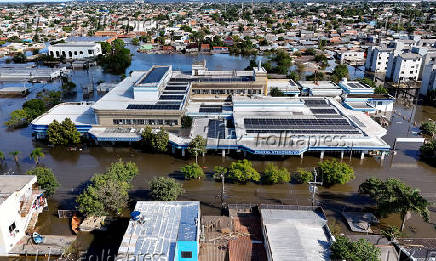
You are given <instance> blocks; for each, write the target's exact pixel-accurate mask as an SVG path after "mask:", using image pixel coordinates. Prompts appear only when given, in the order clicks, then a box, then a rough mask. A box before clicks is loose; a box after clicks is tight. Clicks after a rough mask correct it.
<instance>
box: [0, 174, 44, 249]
mask: <svg viewBox="0 0 436 261" xmlns="http://www.w3.org/2000/svg"><path fill="white" fill-rule="evenodd" d="M34 183H36V176H35V177H34V179H32V181H31V182H29V183H28V184H27V185H26V186H25V187H24V188H23V189H21V190H20V191H17V192H14V193H13V194H12V195H11V196H10V197H8V198H7V199H6V200H5V201H4V202H3V203H2V204H1V205H0V213H1V214H0V256H5V255H7V254H8V252H9V251H10V250H11V248H13V247H14V245H15V244H16V243H17V242H18V241H19V240H20V239H21V238H22V237H23V236H24V235H25V232H26V228H27V226H28V225H29V222H30V219H31V217H32V214H33V213H34V212H35V211H37V209H32V208H31V209H30V211H29V213H28V214H27V215H26V216H25V217H21V215H20V201H21V200H22V199H25V198H32V185H33V184H34ZM41 210H42V209H41ZM13 223H15V226H16V228H15V230H14V231H13V232H12V233H9V226H10V225H12V224H13Z"/></svg>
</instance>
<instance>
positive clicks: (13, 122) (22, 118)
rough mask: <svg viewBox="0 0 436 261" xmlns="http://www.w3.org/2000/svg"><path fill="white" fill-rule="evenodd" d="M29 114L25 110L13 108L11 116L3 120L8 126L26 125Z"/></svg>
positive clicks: (19, 126)
mask: <svg viewBox="0 0 436 261" xmlns="http://www.w3.org/2000/svg"><path fill="white" fill-rule="evenodd" d="M28 118H29V115H28V114H27V112H26V111H25V110H15V111H13V112H11V118H10V119H9V120H8V121H6V122H5V125H6V126H8V127H9V128H21V127H26V126H27V125H28V124H29V121H28Z"/></svg>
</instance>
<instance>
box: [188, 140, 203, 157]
mask: <svg viewBox="0 0 436 261" xmlns="http://www.w3.org/2000/svg"><path fill="white" fill-rule="evenodd" d="M206 145H207V141H206V139H205V138H203V137H201V136H200V135H197V136H196V137H195V138H194V139H192V141H191V142H190V143H189V146H188V152H189V154H191V155H193V156H195V157H197V156H199V155H202V154H204V153H206V151H207V150H206Z"/></svg>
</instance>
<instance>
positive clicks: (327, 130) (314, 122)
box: [244, 118, 360, 134]
mask: <svg viewBox="0 0 436 261" xmlns="http://www.w3.org/2000/svg"><path fill="white" fill-rule="evenodd" d="M244 126H245V129H246V132H247V133H279V132H284V131H286V132H289V133H295V134H313V133H317V134H335V133H336V134H358V133H360V132H359V130H357V129H356V128H354V127H353V126H352V125H351V124H350V123H349V122H348V120H347V119H345V118H326V119H320V118H317V119H254V118H246V119H244Z"/></svg>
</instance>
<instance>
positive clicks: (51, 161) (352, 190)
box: [0, 55, 436, 247]
mask: <svg viewBox="0 0 436 261" xmlns="http://www.w3.org/2000/svg"><path fill="white" fill-rule="evenodd" d="M135 57H136V58H134V62H135V59H138V62H137V63H135V66H132V68H130V69H128V71H129V70H138V69H140V68H143V67H149V66H150V65H151V64H168V63H171V61H172V60H171V57H167V56H162V57H165V59H167V60H165V59H164V61H163V60H162V59H158V58H159V56H156V55H153V56H147V55H141V56H140V57H138V56H137V55H136V56H135ZM217 58H220V59H219V60H221V61H222V62H218V61H217V60H216V59H217ZM177 59H180V61H179V63H180V66H179V68H181V69H182V70H185V69H184V66H185V67H186V66H188V64H191V63H192V60H193V59H194V58H193V57H188V58H186V57H175V60H177ZM207 59H210V60H211V61H210V62H208V65H209V67H210V69H225V68H234V69H243V68H245V66H247V64H248V60H247V59H244V58H240V57H234V56H222V57H213V56H207ZM175 60H174V61H175ZM138 64H139V65H138ZM214 64H215V65H214ZM219 66H224V67H222V68H221V67H219ZM144 69H146V68H144ZM188 69H189V68H188ZM72 75H73V76H72V78H73V81H74V82H76V83H77V84H78V85H79V86H80V85H81V84H88V83H89V82H91V81H94V82H97V81H116V80H117V79H118V77H117V76H111V75H107V74H104V73H102V72H101V70H100V69H98V68H97V67H96V68H93V69H92V70H90V72H87V71H74V72H73V74H72ZM90 75H92V80H90ZM59 85H60V84H59V83H58V82H54V83H50V84H46V85H44V84H35V85H34V89H35V90H38V88H39V89H42V88H58V87H59ZM35 90H34V91H33V93H32V94H31V95H29V96H28V97H27V98H0V122H2V123H3V122H5V121H6V120H7V119H8V117H9V114H10V112H12V111H13V110H16V109H19V108H20V107H21V105H22V103H23V102H24V101H25V100H26V99H31V98H33V97H34V96H35V94H36V92H37V91H35ZM80 99H81V98H74V99H73V100H80ZM395 109H396V112H397V113H398V114H399V115H398V114H394V115H393V117H392V120H391V124H390V126H388V135H387V136H386V137H384V139H385V140H386V141H387V142H388V143H389V144H391V145H393V142H394V139H395V137H407V136H409V137H412V136H413V135H414V134H413V133H414V132H416V130H417V128H416V127H410V126H411V124H410V123H409V122H408V121H407V120H405V119H404V118H406V119H407V118H409V117H410V115H412V113H413V111H412V107H406V106H404V105H403V104H402V102H401V99H398V101H397V104H396V106H395ZM415 111H416V113H415V121H416V122H420V121H422V120H426V119H428V118H432V119H434V120H436V108H434V107H426V106H417V107H416V110H415ZM403 116H404V117H403ZM36 146H42V147H43V150H44V153H45V154H46V157H45V158H44V159H42V160H41V163H40V164H41V165H43V166H46V167H50V168H52V169H53V171H54V173H55V175H56V176H57V178H58V180H59V182H60V184H61V186H60V187H59V189H58V191H57V192H56V194H55V195H54V197H53V199H52V200H50V202H49V203H50V204H49V211H48V212H45V213H43V214H42V215H40V219H39V222H38V224H37V226H38V229H39V231H40V232H41V233H42V234H63V235H65V234H67V235H68V234H71V233H72V232H71V230H70V226H69V222H68V220H60V219H58V218H57V217H56V214H55V213H56V212H57V209H72V208H73V207H74V200H75V197H76V196H77V195H78V193H79V192H80V191H81V189H82V188H83V187H84V185H85V184H86V182H88V181H89V179H90V178H91V177H92V175H93V174H94V173H101V172H103V171H104V170H105V169H106V168H107V167H108V166H109V164H110V163H111V162H113V161H116V160H118V159H120V158H122V159H123V160H125V161H133V162H135V163H136V164H137V166H138V168H139V174H138V176H137V177H136V178H135V179H134V181H133V191H132V197H133V198H134V199H137V200H141V199H143V200H145V199H147V183H148V181H149V180H150V179H151V178H152V177H154V176H168V175H173V174H174V173H175V172H177V170H179V169H180V167H182V166H183V165H185V164H186V163H187V162H192V161H194V159H183V158H181V157H174V156H173V155H166V154H150V153H144V152H142V151H140V150H135V149H133V148H128V147H89V148H87V149H85V150H83V151H68V150H67V149H65V148H50V147H47V146H44V145H41V144H36V143H35V141H33V140H32V136H31V130H30V127H28V128H24V129H18V130H8V129H7V128H6V127H5V126H4V125H3V124H0V151H3V152H4V153H5V155H6V158H7V160H6V161H5V162H4V163H3V165H2V166H1V167H0V173H9V174H12V173H14V174H24V173H25V172H26V171H27V170H28V169H30V168H32V167H34V163H33V161H32V160H31V159H30V158H29V154H30V152H31V151H32V149H33V148H35V147H36ZM397 148H398V153H397V155H395V156H393V155H389V156H387V157H386V158H385V160H384V161H383V162H381V161H380V159H379V158H373V157H366V158H365V159H363V160H361V159H360V157H359V155H357V153H356V155H355V157H351V158H350V157H349V155H348V154H346V155H345V158H344V161H346V162H349V163H350V164H351V165H352V166H353V168H354V170H355V174H356V179H355V180H353V181H352V182H350V183H348V184H346V185H335V186H333V187H330V188H328V189H326V188H320V190H319V196H318V199H319V200H320V203H321V204H322V205H323V206H324V207H325V208H326V210H327V215H328V216H329V217H334V218H337V223H339V224H340V225H341V226H342V227H343V229H345V226H344V225H343V222H342V219H341V218H340V217H339V215H338V213H339V212H340V211H342V210H344V209H347V208H349V207H361V206H362V204H365V205H367V204H368V200H367V199H366V198H365V197H362V196H359V195H358V194H357V193H356V192H357V189H358V186H359V184H361V183H362V182H363V181H364V180H365V179H366V178H368V177H371V176H376V177H379V178H383V179H385V178H388V177H396V178H400V179H401V180H402V181H404V182H405V183H407V184H409V185H410V186H412V187H415V188H419V189H420V190H421V191H422V193H423V194H424V196H425V197H426V198H428V199H429V200H430V201H432V202H435V201H436V192H435V188H436V168H435V167H432V166H430V165H429V164H427V163H425V162H422V161H419V155H418V148H419V145H418V144H399V145H398V146H397ZM15 150H19V151H20V152H21V153H20V155H19V157H20V163H19V164H18V165H17V164H15V162H14V161H13V159H12V157H11V156H10V155H9V152H11V151H15ZM332 157H336V158H338V157H339V155H329V154H326V159H328V158H332ZM240 158H241V156H238V155H237V156H235V157H226V158H223V157H221V156H220V155H217V154H216V155H215V154H214V153H209V154H208V155H207V156H205V157H200V158H199V164H200V165H201V166H204V168H205V171H206V172H210V171H212V169H213V167H214V166H216V165H224V166H227V165H229V164H230V163H231V162H232V161H234V160H237V159H240ZM271 160H273V162H274V163H275V164H277V165H279V166H281V167H286V168H288V169H289V170H290V171H291V172H292V171H294V170H296V169H297V168H299V167H303V168H310V167H314V166H315V165H316V163H317V162H318V161H319V154H313V155H305V157H304V159H300V157H285V158H278V159H268V158H265V159H259V158H257V159H253V161H254V164H255V166H256V168H257V169H258V170H262V169H263V168H264V167H265V166H266V164H267V163H268V162H271ZM180 182H182V183H183V186H184V188H185V190H186V193H185V194H183V196H182V197H181V198H180V200H199V201H201V203H202V209H201V211H202V214H206V215H209V214H210V215H218V214H219V213H220V208H219V206H220V200H219V197H217V195H218V193H219V192H220V189H221V184H220V183H217V182H215V181H214V180H213V179H212V178H211V177H207V178H206V179H204V180H194V181H183V180H180ZM225 192H226V196H227V198H226V202H228V203H259V202H263V203H273V204H299V205H310V204H311V200H310V194H309V191H308V187H307V185H295V184H282V185H270V186H267V185H258V184H253V183H249V184H247V185H235V184H226V187H225ZM387 221H389V222H393V223H394V224H398V225H399V224H400V220H399V218H398V217H395V216H393V217H389V219H383V220H382V222H387ZM435 222H436V212H431V220H430V223H424V222H423V221H422V220H421V219H420V218H419V217H417V216H415V215H413V216H412V218H411V219H410V220H409V221H408V222H407V223H406V229H405V233H406V235H407V236H409V237H421V238H425V237H436V229H435V225H434V224H435ZM412 224H413V225H412ZM82 238H83V241H84V242H86V243H88V244H89V243H90V242H92V240H93V238H94V237H93V235H91V234H86V235H82ZM85 245H86V244H85ZM84 247H85V246H84Z"/></svg>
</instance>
